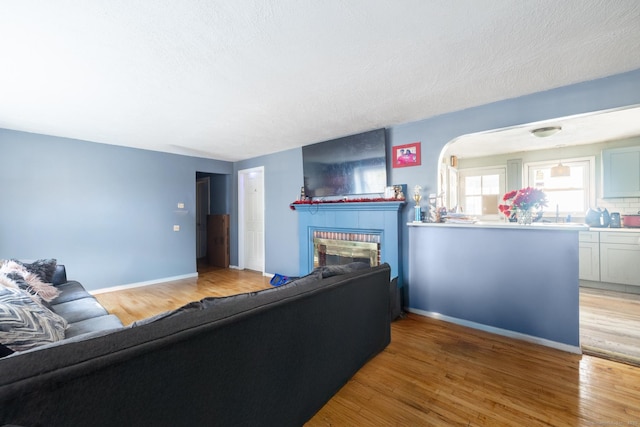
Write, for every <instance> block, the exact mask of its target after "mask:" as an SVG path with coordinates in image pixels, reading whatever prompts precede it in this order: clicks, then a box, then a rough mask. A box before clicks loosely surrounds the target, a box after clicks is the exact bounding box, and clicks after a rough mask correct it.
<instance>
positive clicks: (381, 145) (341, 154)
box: [302, 129, 387, 198]
mask: <svg viewBox="0 0 640 427" xmlns="http://www.w3.org/2000/svg"><path fill="white" fill-rule="evenodd" d="M386 153H387V150H386V136H385V130H384V129H377V130H372V131H369V132H364V133H359V134H356V135H351V136H345V137H343V138H338V139H332V140H331V141H324V142H319V143H317V144H311V145H307V146H304V147H302V168H303V173H304V191H305V195H306V196H307V197H316V198H318V197H332V196H354V195H357V196H365V195H374V194H375V195H377V196H378V197H381V195H383V194H384V189H385V187H386V186H387V154H386Z"/></svg>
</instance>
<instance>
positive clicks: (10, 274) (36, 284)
mask: <svg viewBox="0 0 640 427" xmlns="http://www.w3.org/2000/svg"><path fill="white" fill-rule="evenodd" d="M0 277H1V278H2V279H1V280H0V285H4V286H8V287H20V288H21V289H24V290H26V291H27V292H29V293H30V294H31V295H33V296H34V297H36V298H35V300H36V302H40V298H42V299H43V300H45V301H52V300H53V299H55V298H56V297H57V296H58V295H59V294H60V290H59V289H58V288H56V287H55V286H53V285H52V284H50V283H45V282H43V281H42V280H41V278H40V276H38V275H37V274H35V273H32V272H30V271H28V270H27V268H26V267H25V266H24V265H23V264H21V263H20V262H18V261H14V260H9V261H3V262H2V264H0ZM9 283H12V285H13V286H10V285H9Z"/></svg>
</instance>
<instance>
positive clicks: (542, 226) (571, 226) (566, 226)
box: [407, 221, 640, 231]
mask: <svg viewBox="0 0 640 427" xmlns="http://www.w3.org/2000/svg"><path fill="white" fill-rule="evenodd" d="M407 225H408V226H410V227H454V228H459V227H462V228H501V229H505V230H558V231H560V230H562V231H589V230H590V228H589V226H588V225H586V224H578V223H573V222H567V223H563V222H557V223H556V222H543V223H539V222H534V223H533V224H530V225H520V224H516V223H515V222H482V221H480V222H474V223H468V224H460V223H450V222H409V223H407ZM591 230H593V229H591ZM599 230H604V229H595V230H594V231H599ZM613 230H621V229H620V228H618V229H613ZM638 230H639V231H640V229H638Z"/></svg>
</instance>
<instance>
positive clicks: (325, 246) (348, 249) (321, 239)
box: [313, 230, 380, 268]
mask: <svg viewBox="0 0 640 427" xmlns="http://www.w3.org/2000/svg"><path fill="white" fill-rule="evenodd" d="M350 262H364V263H367V264H369V265H370V266H376V265H380V234H379V233H376V234H368V233H346V232H340V231H320V230H315V231H314V232H313V267H314V268H315V267H323V266H326V265H342V264H348V263H350Z"/></svg>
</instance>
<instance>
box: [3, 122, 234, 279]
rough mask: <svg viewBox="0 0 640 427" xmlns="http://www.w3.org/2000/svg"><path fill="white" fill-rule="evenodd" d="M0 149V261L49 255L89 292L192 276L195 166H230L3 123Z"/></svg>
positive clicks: (224, 169) (212, 169)
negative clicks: (175, 228) (182, 206)
mask: <svg viewBox="0 0 640 427" xmlns="http://www.w3.org/2000/svg"><path fill="white" fill-rule="evenodd" d="M0 152H1V153H2V159H3V160H4V161H3V162H2V166H1V167H0V183H1V185H2V186H1V188H2V213H1V217H0V218H1V220H0V258H21V259H37V258H57V259H58V260H59V262H60V263H64V264H65V265H67V268H68V273H69V278H71V279H75V280H78V281H81V282H82V283H83V284H84V285H85V286H86V287H87V288H88V289H90V290H95V289H99V288H104V287H112V286H119V285H125V284H131V283H139V282H145V281H152V280H157V279H162V278H167V277H176V276H181V275H187V274H193V273H195V272H196V257H195V250H196V247H195V182H196V171H203V172H214V173H224V174H230V173H231V172H232V168H233V165H232V164H231V163H228V162H221V161H217V160H207V159H199V158H195V157H186V156H179V155H173V154H166V153H158V152H153V151H146V150H138V149H132V148H124V147H118V146H112V145H105V144H96V143H90V142H86V141H78V140H72V139H66V138H57V137H52V136H45V135H38V134H30V133H24V132H16V131H10V130H2V129H0ZM179 202H182V203H184V204H185V209H178V208H177V204H178V203H179ZM173 225H179V226H180V227H181V231H179V232H174V231H173Z"/></svg>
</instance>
